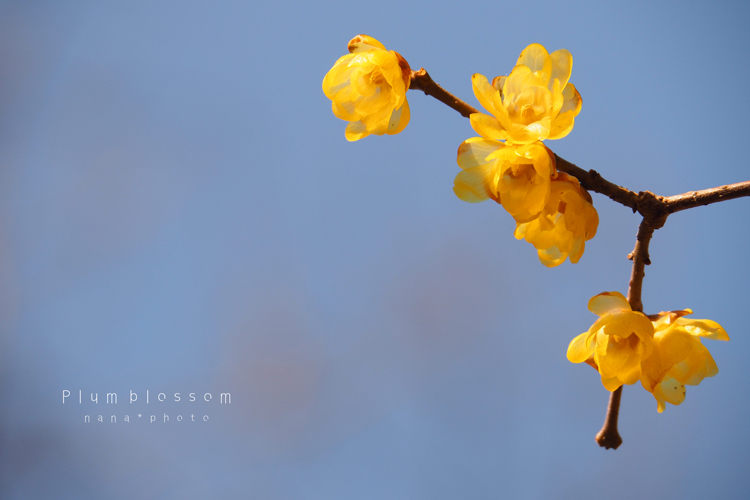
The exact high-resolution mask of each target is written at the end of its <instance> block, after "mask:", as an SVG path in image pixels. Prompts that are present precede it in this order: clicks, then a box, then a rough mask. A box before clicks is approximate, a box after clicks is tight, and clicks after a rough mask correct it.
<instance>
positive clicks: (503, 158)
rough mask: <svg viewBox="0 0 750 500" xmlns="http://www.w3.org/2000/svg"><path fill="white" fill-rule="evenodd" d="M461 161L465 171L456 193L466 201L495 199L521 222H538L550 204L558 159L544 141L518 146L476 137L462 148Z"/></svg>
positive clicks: (458, 178)
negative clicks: (551, 184)
mask: <svg viewBox="0 0 750 500" xmlns="http://www.w3.org/2000/svg"><path fill="white" fill-rule="evenodd" d="M457 161H458V165H459V166H460V167H461V168H462V170H461V172H459V173H458V175H456V178H455V180H454V181H453V191H454V192H455V193H456V196H458V197H459V198H461V199H462V200H464V201H468V202H472V203H475V202H480V201H484V200H486V199H488V198H491V199H493V200H495V201H496V202H498V203H500V204H502V205H503V207H504V208H505V209H506V210H507V211H508V213H510V214H511V215H512V216H513V218H515V219H516V221H518V222H526V221H530V220H533V219H535V218H536V217H537V216H538V215H539V214H540V213H541V212H542V210H543V209H544V206H545V205H546V204H547V200H548V199H549V196H550V182H551V178H552V176H553V175H555V173H556V170H555V156H554V153H552V151H550V150H549V149H547V148H546V147H545V146H544V144H542V143H541V142H534V143H531V144H522V145H514V144H507V143H502V142H498V141H493V140H491V139H484V138H482V137H472V138H471V139H467V140H465V141H464V142H463V143H462V144H461V145H460V146H459V148H458V158H457Z"/></svg>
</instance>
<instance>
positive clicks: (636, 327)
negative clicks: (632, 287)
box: [568, 292, 654, 391]
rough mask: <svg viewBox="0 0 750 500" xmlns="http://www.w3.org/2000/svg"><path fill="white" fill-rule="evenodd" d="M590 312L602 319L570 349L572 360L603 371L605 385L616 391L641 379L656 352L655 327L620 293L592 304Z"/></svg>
mask: <svg viewBox="0 0 750 500" xmlns="http://www.w3.org/2000/svg"><path fill="white" fill-rule="evenodd" d="M589 311H591V312H592V313H594V314H596V315H597V316H599V319H598V320H596V321H595V322H594V324H593V325H591V328H589V331H588V332H586V333H582V334H580V335H579V336H577V337H576V338H574V339H573V340H572V341H571V342H570V345H569V346H568V359H569V360H570V361H571V362H573V363H582V362H586V363H588V364H590V365H591V366H593V367H594V368H596V369H597V370H599V373H600V374H601V377H602V384H604V387H605V388H606V389H607V390H608V391H614V390H615V389H617V388H618V387H620V386H621V385H623V384H635V383H636V382H637V381H638V380H639V379H640V378H641V362H642V361H643V360H644V359H646V358H648V357H649V356H650V355H651V352H652V351H653V337H654V326H653V325H652V323H651V320H649V319H648V317H647V316H646V315H645V314H643V313H641V312H638V311H633V310H632V309H631V307H630V304H629V303H628V301H627V299H625V297H624V296H623V295H622V294H621V293H619V292H604V293H600V294H599V295H596V296H594V297H592V298H591V300H589Z"/></svg>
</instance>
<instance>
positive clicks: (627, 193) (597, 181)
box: [555, 154, 638, 212]
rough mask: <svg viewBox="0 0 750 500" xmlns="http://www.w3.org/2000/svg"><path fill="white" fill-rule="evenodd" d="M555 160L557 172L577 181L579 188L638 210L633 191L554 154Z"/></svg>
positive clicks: (636, 197) (636, 196) (635, 195)
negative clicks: (568, 175)
mask: <svg viewBox="0 0 750 500" xmlns="http://www.w3.org/2000/svg"><path fill="white" fill-rule="evenodd" d="M555 160H556V164H557V169H558V170H560V171H562V172H565V173H566V174H570V175H572V176H573V177H575V178H576V179H578V180H579V181H580V182H581V186H583V187H584V188H585V189H587V190H589V191H594V192H596V193H599V194H603V195H604V196H607V197H608V198H611V199H612V200H614V201H616V202H617V203H620V204H622V205H625V206H626V207H628V208H630V209H632V210H633V212H636V211H637V210H638V195H637V194H636V193H634V192H633V191H631V190H629V189H626V188H624V187H622V186H618V185H617V184H615V183H613V182H609V181H608V180H607V179H605V178H604V177H602V176H601V175H600V174H599V172H597V171H596V170H588V171H586V170H584V169H582V168H580V167H578V166H576V165H574V164H573V163H570V162H569V161H568V160H566V159H565V158H561V157H560V156H558V155H557V154H555Z"/></svg>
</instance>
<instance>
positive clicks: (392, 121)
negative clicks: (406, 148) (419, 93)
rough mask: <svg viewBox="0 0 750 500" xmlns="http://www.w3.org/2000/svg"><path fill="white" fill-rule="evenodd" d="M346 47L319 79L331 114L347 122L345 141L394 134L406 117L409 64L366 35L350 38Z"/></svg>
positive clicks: (402, 127)
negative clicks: (371, 135) (329, 102)
mask: <svg viewBox="0 0 750 500" xmlns="http://www.w3.org/2000/svg"><path fill="white" fill-rule="evenodd" d="M348 48H349V54H347V55H345V56H343V57H341V58H339V60H338V61H336V64H334V65H333V68H331V70H330V71H329V72H328V73H327V74H326V76H325V78H324V79H323V92H324V93H325V95H326V96H327V97H328V98H329V99H330V100H331V107H332V109H333V114H334V115H336V117H338V118H341V119H342V120H346V121H348V122H349V124H348V125H347V126H346V138H347V140H349V141H356V140H359V139H361V138H363V137H366V136H368V135H370V134H375V135H383V134H391V135H393V134H398V133H399V132H401V131H402V130H404V128H405V127H406V125H407V124H408V123H409V117H410V114H409V103H408V102H407V100H406V91H407V90H408V89H409V84H410V79H411V68H410V67H409V63H408V62H406V60H405V59H404V58H403V57H401V54H399V53H398V52H395V51H393V50H390V51H389V50H386V49H385V47H384V46H383V44H382V43H380V42H379V41H377V40H376V39H374V38H372V37H371V36H367V35H357V36H355V37H354V38H352V39H351V40H350V41H349V45H348Z"/></svg>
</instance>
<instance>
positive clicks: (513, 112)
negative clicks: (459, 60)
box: [471, 43, 581, 143]
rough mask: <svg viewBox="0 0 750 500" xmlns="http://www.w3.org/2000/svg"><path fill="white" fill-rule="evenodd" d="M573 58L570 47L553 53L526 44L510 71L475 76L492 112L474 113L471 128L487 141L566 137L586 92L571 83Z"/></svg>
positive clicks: (476, 85) (478, 90)
mask: <svg viewBox="0 0 750 500" xmlns="http://www.w3.org/2000/svg"><path fill="white" fill-rule="evenodd" d="M572 68H573V56H571V55H570V52H568V51H567V50H565V49H561V50H557V51H555V52H553V53H552V54H548V53H547V50H546V49H545V48H544V47H542V46H541V45H539V44H538V43H534V44H531V45H529V46H528V47H526V48H525V49H524V50H523V52H521V56H520V57H519V58H518V62H517V63H516V67H515V68H513V71H511V73H510V75H508V76H498V77H496V78H495V79H494V80H492V84H490V82H489V81H488V80H487V77H485V76H484V75H480V74H478V73H477V74H475V75H474V76H472V79H471V83H472V86H473V87H474V95H476V97H477V99H478V100H479V102H480V104H481V105H482V106H484V108H485V109H486V110H487V111H489V112H490V113H491V115H492V116H490V115H486V114H484V113H474V114H472V115H471V126H472V127H473V128H474V130H475V131H476V132H477V133H478V134H479V135H481V136H482V137H485V138H487V139H494V140H506V141H509V142H515V143H529V142H534V141H543V140H545V139H560V138H562V137H565V136H566V135H568V133H570V131H571V130H572V129H573V123H574V120H575V117H576V115H578V113H579V112H580V111H581V95H580V94H579V93H578V91H577V90H576V88H575V87H574V86H573V84H572V83H569V82H568V80H569V79H570V73H571V70H572Z"/></svg>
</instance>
